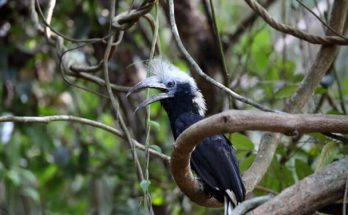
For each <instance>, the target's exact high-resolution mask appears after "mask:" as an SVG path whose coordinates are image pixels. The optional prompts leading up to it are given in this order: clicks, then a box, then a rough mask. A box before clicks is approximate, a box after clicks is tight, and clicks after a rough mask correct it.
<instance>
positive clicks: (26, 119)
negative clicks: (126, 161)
mask: <svg viewBox="0 0 348 215" xmlns="http://www.w3.org/2000/svg"><path fill="white" fill-rule="evenodd" d="M54 121H67V122H77V123H81V124H85V125H89V126H92V127H95V128H100V129H103V130H105V131H107V132H110V133H112V134H114V135H116V136H118V137H120V138H122V139H126V137H125V135H124V133H123V132H121V131H119V130H118V129H116V128H113V127H111V126H108V125H105V124H103V123H101V122H97V121H94V120H90V119H86V118H82V117H76V116H70V115H53V116H2V117H0V123H1V122H24V123H31V122H37V123H49V122H54ZM132 141H133V143H134V145H135V147H136V148H138V149H140V150H142V151H145V146H144V145H142V144H141V143H139V142H138V141H136V140H134V139H132ZM149 151H150V154H151V155H153V156H155V157H157V158H160V159H163V160H165V161H167V162H169V161H170V157H169V156H167V155H165V154H162V153H160V152H158V151H156V150H153V149H149Z"/></svg>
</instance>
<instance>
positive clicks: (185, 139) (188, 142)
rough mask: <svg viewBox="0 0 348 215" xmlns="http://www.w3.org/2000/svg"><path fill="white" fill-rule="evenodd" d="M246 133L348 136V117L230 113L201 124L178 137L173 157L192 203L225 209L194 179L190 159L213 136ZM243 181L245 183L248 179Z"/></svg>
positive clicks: (176, 174) (174, 169) (178, 180)
mask: <svg viewBox="0 0 348 215" xmlns="http://www.w3.org/2000/svg"><path fill="white" fill-rule="evenodd" d="M266 122H267V123H266ZM246 130H259V131H271V132H280V133H284V134H287V135H298V134H301V133H309V132H336V133H348V116H334V115H330V116H327V115H311V114H279V113H267V112H253V111H237V110H230V111H226V112H222V113H220V114H216V115H213V116H211V117H208V118H206V119H204V120H202V121H199V122H198V123H196V124H194V125H192V126H191V127H189V128H188V129H186V130H185V131H184V132H183V133H182V134H181V135H180V136H179V137H178V139H177V140H176V144H175V145H174V150H173V153H172V157H171V172H172V174H173V177H174V180H175V182H176V183H177V185H178V186H179V187H180V189H181V190H182V192H184V193H185V194H186V195H187V196H188V197H189V198H190V199H191V200H192V201H194V202H196V203H197V204H199V205H202V206H206V207H220V206H222V204H221V203H220V202H218V201H217V200H216V199H214V198H211V197H209V196H207V195H206V194H205V193H203V192H202V190H201V189H200V188H201V186H200V182H199V181H198V180H197V179H195V178H194V177H193V174H192V172H191V168H190V156H191V153H192V151H193V149H194V147H195V146H196V145H197V144H199V143H200V142H201V141H202V140H203V139H204V138H206V137H209V136H212V135H216V134H223V133H232V132H240V131H246ZM243 180H244V182H245V178H243ZM245 183H246V182H245ZM245 185H246V188H247V192H250V191H251V190H248V188H249V189H250V186H248V184H245Z"/></svg>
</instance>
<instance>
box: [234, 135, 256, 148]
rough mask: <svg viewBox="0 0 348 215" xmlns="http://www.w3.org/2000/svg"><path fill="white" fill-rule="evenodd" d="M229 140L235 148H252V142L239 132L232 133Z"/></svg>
mask: <svg viewBox="0 0 348 215" xmlns="http://www.w3.org/2000/svg"><path fill="white" fill-rule="evenodd" d="M230 141H231V142H232V145H233V146H234V147H236V149H237V150H246V151H250V150H253V149H254V144H253V143H252V142H251V141H250V139H249V138H248V137H247V136H245V135H243V134H239V133H234V134H232V135H231V137H230Z"/></svg>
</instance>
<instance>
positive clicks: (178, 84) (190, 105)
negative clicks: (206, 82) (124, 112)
mask: <svg viewBox="0 0 348 215" xmlns="http://www.w3.org/2000/svg"><path fill="white" fill-rule="evenodd" d="M148 70H149V72H150V73H152V74H153V76H150V77H148V78H146V79H144V80H143V81H141V82H139V83H138V84H136V85H135V86H134V87H132V88H131V89H130V90H129V91H128V93H127V96H129V95H130V94H132V93H135V92H138V91H140V90H142V89H145V88H155V89H158V90H160V91H162V92H161V93H159V94H158V95H156V96H153V97H150V98H148V99H146V100H145V101H143V102H142V103H141V104H140V105H139V106H138V107H137V109H136V111H137V110H139V109H141V108H143V107H146V106H147V105H149V104H151V103H153V102H156V101H161V103H162V105H163V106H164V108H165V109H166V111H167V112H168V113H170V112H171V111H193V112H197V113H198V114H200V115H201V116H204V114H205V111H206V105H205V101H204V98H203V96H202V93H201V92H200V90H199V89H198V87H197V84H196V82H195V81H194V79H193V78H192V77H191V76H189V75H188V74H187V73H185V72H183V71H181V70H180V69H179V68H177V67H176V66H174V65H173V64H171V63H169V62H168V61H166V60H165V59H163V58H161V57H157V58H155V59H153V60H151V61H150V62H149V64H148Z"/></svg>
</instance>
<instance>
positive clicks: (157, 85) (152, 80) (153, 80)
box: [127, 76, 173, 112]
mask: <svg viewBox="0 0 348 215" xmlns="http://www.w3.org/2000/svg"><path fill="white" fill-rule="evenodd" d="M145 88H154V89H159V90H161V91H165V92H164V93H160V94H158V95H156V96H153V97H150V98H148V99H146V100H145V101H143V102H142V103H140V104H139V105H138V107H137V108H136V109H135V112H136V111H138V110H139V109H141V108H144V107H146V106H147V105H149V104H151V103H153V102H156V101H160V100H162V99H166V98H171V97H173V95H172V94H171V93H169V92H168V89H167V87H166V86H165V85H164V84H163V83H161V82H160V81H159V79H158V78H157V77H156V76H151V77H149V78H146V79H144V80H143V81H141V82H139V83H137V84H136V85H135V86H134V87H132V88H130V89H129V91H128V93H127V97H128V96H129V95H130V94H132V93H135V92H138V91H140V90H142V89H145Z"/></svg>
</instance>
